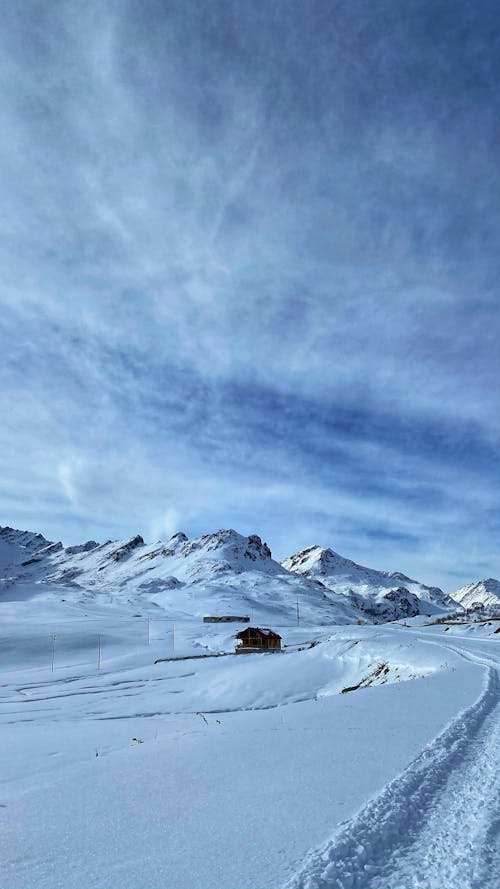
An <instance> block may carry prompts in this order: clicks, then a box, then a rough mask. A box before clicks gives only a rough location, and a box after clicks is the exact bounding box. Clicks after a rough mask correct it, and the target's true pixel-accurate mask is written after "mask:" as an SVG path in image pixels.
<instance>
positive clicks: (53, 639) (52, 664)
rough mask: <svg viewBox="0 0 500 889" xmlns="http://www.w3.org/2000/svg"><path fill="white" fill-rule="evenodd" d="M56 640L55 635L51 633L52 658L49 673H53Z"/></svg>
mask: <svg viewBox="0 0 500 889" xmlns="http://www.w3.org/2000/svg"><path fill="white" fill-rule="evenodd" d="M56 639H57V636H56V634H55V633H52V658H51V661H50V672H51V673H53V672H54V658H55V656H56Z"/></svg>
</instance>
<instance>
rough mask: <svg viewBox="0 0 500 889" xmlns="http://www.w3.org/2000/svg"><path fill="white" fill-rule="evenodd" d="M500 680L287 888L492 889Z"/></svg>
mask: <svg viewBox="0 0 500 889" xmlns="http://www.w3.org/2000/svg"><path fill="white" fill-rule="evenodd" d="M499 868H500V683H499V677H498V672H497V670H496V669H495V668H493V667H491V666H490V667H488V672H487V683H486V687H485V690H484V692H483V694H482V695H481V697H480V698H479V699H478V701H476V703H475V704H473V705H472V706H471V707H469V709H467V710H465V711H463V713H461V714H459V715H458V716H457V718H456V719H455V720H454V721H453V722H452V723H451V724H450V725H449V726H448V727H447V728H446V729H445V731H444V732H443V733H442V734H441V735H439V736H438V737H437V738H436V739H435V740H434V741H433V742H432V743H431V744H430V745H429V746H428V747H426V748H425V749H424V750H423V751H422V753H421V754H420V755H419V756H418V757H417V759H416V760H414V762H413V763H412V764H411V765H410V766H409V767H408V768H407V769H406V770H405V771H404V772H403V773H402V774H401V775H400V776H399V777H398V778H396V779H394V781H392V782H391V783H390V784H388V785H387V786H386V787H385V788H384V790H383V791H382V792H381V794H380V795H379V796H378V797H377V798H376V799H374V800H372V801H370V802H369V803H368V804H367V805H366V806H365V808H364V809H362V810H361V811H360V812H359V813H358V815H357V816H355V817H354V818H353V819H352V820H351V821H348V822H345V823H344V824H343V825H341V827H340V828H339V830H338V831H337V832H336V834H335V835H334V837H333V838H332V840H331V841H330V842H329V843H327V844H326V846H324V847H323V848H322V849H320V850H319V851H316V852H314V853H312V854H311V856H310V857H309V859H307V860H306V861H305V863H304V866H303V868H302V870H301V872H300V873H299V874H297V875H296V876H295V877H293V878H292V880H290V881H289V882H288V883H287V886H286V889H498V886H499V872H500V871H499Z"/></svg>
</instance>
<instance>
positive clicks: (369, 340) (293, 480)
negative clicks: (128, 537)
mask: <svg viewBox="0 0 500 889" xmlns="http://www.w3.org/2000/svg"><path fill="white" fill-rule="evenodd" d="M499 39H500V19H499V16H498V13H497V11H496V9H495V6H494V5H493V4H489V3H479V4H475V5H474V8H472V6H469V4H462V5H461V6H460V7H458V8H457V6H456V4H452V3H451V2H438V3H436V2H433V3H420V2H419V3H417V2H415V3H413V2H411V3H409V4H406V6H405V10H404V11H403V10H402V8H401V6H400V4H397V3H395V2H382V3H380V4H378V5H377V8H376V9H375V8H374V7H373V5H372V4H371V3H368V2H366V3H365V2H360V3H357V4H355V5H353V4H350V3H344V2H339V3H335V4H329V5H325V4H324V3H320V2H314V0H313V2H311V3H308V4H306V5H303V4H289V3H285V2H276V3H273V4H272V5H269V4H268V3H263V2H262V3H260V2H258V3H255V4H252V5H251V6H250V5H248V4H246V3H242V2H229V0H227V2H225V0H217V2H215V0H209V2H206V3H197V2H194V0H193V2H189V3H185V2H182V3H177V2H168V3H163V2H162V3H160V2H155V0H148V2H146V3H140V4H139V3H136V2H124V3H120V4H107V5H103V4H100V3H89V4H85V6H84V7H82V5H81V4H77V3H71V2H70V3H64V4H58V3H54V4H50V5H47V4H44V3H37V2H26V3H24V4H22V5H21V6H18V7H17V8H16V7H15V6H11V7H10V8H8V9H6V11H5V16H4V27H3V29H2V35H0V58H1V60H2V61H1V67H0V77H1V78H2V81H3V85H4V87H5V88H4V89H2V93H1V95H2V98H1V100H0V115H1V119H2V132H3V139H2V145H1V146H0V189H1V198H2V207H3V209H4V212H3V214H2V219H1V220H0V232H1V234H2V237H1V238H0V284H1V296H0V300H1V303H2V306H1V308H2V313H1V318H0V347H1V354H2V356H3V357H2V364H1V380H0V382H1V386H0V404H1V408H2V417H3V418H4V419H3V422H2V424H1V429H0V455H1V461H2V463H1V467H0V468H1V478H2V482H1V486H0V496H1V501H2V508H3V511H4V521H5V522H8V523H10V524H12V523H18V524H21V525H23V526H25V525H29V526H33V527H36V528H41V529H42V530H44V531H46V532H47V534H49V535H52V536H55V537H63V538H64V539H66V540H67V541H68V542H77V541H79V539H80V538H81V537H84V536H99V535H101V536H120V535H123V534H127V533H132V532H135V531H137V530H140V531H142V532H143V533H144V534H146V536H147V535H151V536H156V535H157V534H160V533H163V531H165V533H166V530H165V529H167V530H169V529H171V528H173V525H174V522H176V521H178V522H179V523H180V524H181V525H182V526H183V527H184V529H185V530H186V531H187V532H188V533H198V532H200V531H201V532H203V531H206V530H209V529H211V528H214V527H216V526H224V525H233V526H236V527H238V529H240V530H242V531H247V532H251V531H254V530H257V531H259V532H262V533H263V534H265V535H266V536H267V537H268V538H269V540H270V543H271V544H272V545H273V547H274V549H275V550H276V551H277V554H278V555H280V556H284V555H286V554H288V552H289V551H291V550H293V549H296V548H299V547H301V546H305V545H308V544H310V543H313V542H319V543H322V544H324V545H332V546H333V547H334V548H338V549H339V550H340V551H344V552H345V554H346V555H350V556H352V557H353V558H356V559H360V560H362V561H365V562H368V563H373V564H374V565H376V566H377V567H393V568H400V569H401V570H405V571H407V572H411V573H414V574H415V575H417V576H419V577H420V578H421V579H423V580H427V581H435V582H440V583H442V584H444V585H445V586H447V587H448V588H453V587H454V586H456V585H458V584H457V583H456V580H457V578H458V580H460V581H462V580H464V581H465V580H470V579H472V578H474V577H477V576H479V575H481V574H495V573H497V574H498V573H499V572H500V558H499V557H498V555H497V554H496V549H495V547H496V541H497V539H498V535H497V532H498V526H499V516H498V507H497V503H496V492H497V491H498V483H499V480H500V479H499V476H500V473H499V465H498V448H497V444H498V435H499V432H500V429H499V416H500V412H499V410H498V406H499V405H498V401H499V398H498V379H499V372H500V354H499V350H498V341H499V335H500V303H499V295H498V256H499V255H500V250H499V247H500V243H499V242H500V222H499V219H498V214H497V212H496V207H497V206H498V203H499V199H500V194H499V183H500V177H499V175H498V174H499V171H498V152H497V149H496V142H497V140H496V129H495V128H496V126H497V124H496V121H497V120H498V111H499V110H500V109H499V107H498V106H499V95H500V90H499V89H498V83H499V82H500V81H499V75H500V70H499V68H500V63H499V62H498V59H499V56H498V52H497V51H496V47H497V43H498V40H499Z"/></svg>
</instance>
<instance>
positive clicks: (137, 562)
mask: <svg viewBox="0 0 500 889" xmlns="http://www.w3.org/2000/svg"><path fill="white" fill-rule="evenodd" d="M13 587H15V588H16V598H19V597H22V598H30V597H31V596H33V595H37V596H40V595H45V596H57V597H58V598H60V599H64V601H76V602H83V603H85V602H89V601H93V602H96V603H97V604H101V605H102V604H110V603H121V604H123V605H129V606H131V607H133V608H135V609H137V608H141V609H144V608H147V609H151V608H153V609H156V608H159V609H163V610H164V611H165V612H166V613H168V614H169V615H170V616H173V615H177V616H178V617H182V616H188V615H191V616H197V617H201V616H202V615H206V614H217V613H220V614H223V613H229V614H231V613H233V614H235V613H236V614H248V615H250V616H251V615H252V612H255V615H258V620H259V621H260V622H261V623H264V622H269V623H272V622H274V623H277V624H280V623H290V622H293V621H295V620H296V617H297V603H298V607H299V613H300V618H301V620H303V621H304V622H307V623H309V624H333V623H337V624H338V623H352V622H354V621H356V620H359V619H360V618H361V619H363V620H367V619H369V620H375V621H386V620H395V619H398V618H402V617H409V616H412V615H415V614H418V613H419V610H423V611H431V610H436V609H437V610H440V609H443V608H447V607H450V606H451V607H452V606H453V603H451V600H449V599H448V597H446V596H445V595H444V593H442V592H441V590H438V589H437V588H431V587H426V586H424V585H423V584H419V583H417V582H416V581H413V580H410V579H409V578H406V577H405V575H402V574H387V573H385V572H380V571H375V570H373V569H370V568H363V567H362V566H360V565H356V563H355V562H351V561H350V560H348V559H344V558H342V557H341V556H338V555H337V554H336V553H334V552H333V551H332V550H322V549H320V548H319V547H311V548H309V549H307V550H304V551H303V552H301V553H297V554H296V555H295V556H291V557H290V558H289V559H286V560H285V561H284V562H283V563H282V564H280V563H279V562H277V561H275V560H274V559H273V557H272V554H271V550H270V549H269V547H268V545H267V544H266V543H264V542H263V541H262V540H261V538H260V537H258V536H257V535H256V534H251V535H249V536H248V537H246V536H243V535H242V534H238V533H237V532H236V531H234V530H221V531H217V532H216V533H214V534H204V535H203V536H201V537H197V538H194V539H189V538H188V537H187V536H186V535H185V534H183V533H177V534H174V535H173V537H171V538H170V539H169V540H167V541H166V542H157V543H154V544H146V543H145V542H144V540H143V538H142V537H141V536H140V535H136V536H134V537H131V538H130V539H129V540H126V541H118V542H117V541H111V540H108V541H106V542H105V543H102V544H98V543H96V542H95V541H94V540H90V541H88V542H87V543H84V544H81V545H78V546H69V547H66V548H65V547H64V546H63V544H62V543H61V542H57V543H53V542H52V541H49V540H46V539H45V538H44V537H43V536H42V535H41V534H33V533H30V532H26V531H17V530H15V529H13V528H8V527H5V528H2V527H0V598H4V600H5V597H6V596H7V595H9V592H8V591H9V590H10V591H11V593H10V594H12V588H13ZM21 591H22V596H21ZM421 602H423V603H424V606H423V608H422V604H421Z"/></svg>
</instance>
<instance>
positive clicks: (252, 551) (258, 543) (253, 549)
mask: <svg viewBox="0 0 500 889" xmlns="http://www.w3.org/2000/svg"><path fill="white" fill-rule="evenodd" d="M244 555H245V558H246V559H252V561H254V562H255V561H257V559H271V558H272V554H271V550H270V549H269V547H268V545H267V543H263V542H262V540H261V539H260V537H259V536H258V535H257V534H250V536H249V538H248V546H247V548H246V550H245V553H244Z"/></svg>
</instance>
